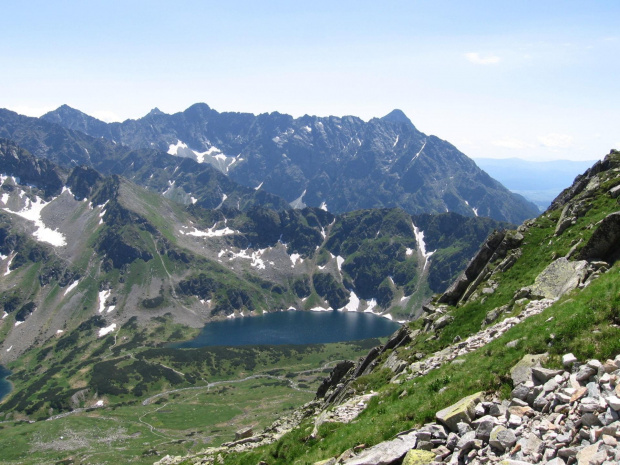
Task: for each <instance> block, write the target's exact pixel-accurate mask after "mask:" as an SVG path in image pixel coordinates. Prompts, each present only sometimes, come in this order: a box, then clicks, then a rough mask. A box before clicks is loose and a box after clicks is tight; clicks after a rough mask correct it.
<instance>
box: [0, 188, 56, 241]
mask: <svg viewBox="0 0 620 465" xmlns="http://www.w3.org/2000/svg"><path fill="white" fill-rule="evenodd" d="M22 192H23V191H22ZM52 202H53V200H52ZM50 203H51V202H45V201H44V200H43V199H41V198H40V197H38V196H36V197H35V200H34V202H33V201H32V200H30V199H26V205H25V206H24V208H23V209H22V210H20V211H18V212H14V211H11V210H10V209H8V208H4V209H3V210H5V211H7V212H9V213H13V214H14V215H17V216H21V217H22V218H24V219H26V220H28V221H32V222H33V223H34V225H35V226H36V227H37V229H36V231H35V232H34V233H33V236H34V238H35V239H36V240H37V241H39V242H47V243H48V244H51V245H53V246H55V247H63V246H65V245H67V241H66V239H65V236H64V235H63V234H62V233H61V232H59V231H57V230H54V229H51V228H48V227H47V226H46V225H45V223H43V219H42V218H41V212H42V211H43V209H44V208H45V207H46V206H48V205H49V204H50Z"/></svg>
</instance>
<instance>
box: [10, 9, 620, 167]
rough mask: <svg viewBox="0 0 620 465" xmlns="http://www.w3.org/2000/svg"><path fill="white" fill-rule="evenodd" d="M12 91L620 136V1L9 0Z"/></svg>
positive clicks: (444, 129)
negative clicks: (402, 116) (396, 115)
mask: <svg viewBox="0 0 620 465" xmlns="http://www.w3.org/2000/svg"><path fill="white" fill-rule="evenodd" d="M3 17H4V21H3V27H2V28H0V52H1V54H0V56H2V73H0V107H5V108H10V109H13V110H15V111H18V112H19V113H23V114H29V115H37V116H38V115H40V114H42V113H43V112H45V111H49V110H51V109H54V108H56V107H58V106H59V105H61V104H63V103H66V104H68V105H70V106H72V107H74V108H78V109H80V110H82V111H84V112H86V113H88V114H91V115H93V116H96V117H99V118H101V119H104V120H108V121H110V120H124V119H127V118H138V117H141V116H143V115H144V114H146V113H147V112H148V111H149V110H150V109H152V108H154V107H158V108H160V109H161V110H162V111H165V112H167V113H174V112H178V111H182V110H184V109H185V108H187V107H188V106H190V105H191V104H193V103H196V102H205V103H207V104H209V105H210V106H211V107H212V108H214V109H216V110H218V111H221V112H224V111H244V112H252V113H262V112H272V111H279V112H281V113H289V114H292V115H294V116H301V115H303V114H314V115H319V116H327V115H338V116H342V115H347V114H351V115H356V116H360V117H361V118H363V119H365V120H368V119H370V118H372V117H380V116H383V115H385V114H387V113H388V112H389V111H391V110H392V109H394V108H400V109H401V110H403V111H404V112H405V113H406V114H407V115H408V116H409V118H410V119H411V120H412V122H413V123H414V124H415V125H416V126H417V127H418V129H420V130H421V131H423V132H426V133H428V134H435V135H437V136H438V137H440V138H442V139H446V140H448V141H450V142H452V143H453V144H454V145H456V146H457V147H458V148H459V149H460V150H462V151H463V152H465V153H466V154H467V155H469V156H470V157H472V158H480V157H520V158H526V159H531V160H549V159H596V158H600V157H602V156H603V155H605V154H606V153H607V152H608V151H609V149H611V148H619V149H620V130H619V129H620V127H619V124H618V122H619V118H618V117H617V111H618V109H619V108H620V91H619V88H620V86H619V85H618V81H619V76H620V73H619V71H620V69H619V68H620V28H618V23H619V22H620V2H617V1H591V2H583V1H580V2H575V1H549V0H546V1H516V2H515V1H514V0H513V1H456V0H455V1H440V0H439V1H411V0H410V1H389V0H384V1H382V2H377V1H372V2H371V1H363V0H358V1H355V2H352V1H340V2H333V1H330V2H327V1H312V2H308V1H306V2H293V1H264V2H256V1H234V0H233V1H228V2H221V1H218V2H212V1H189V0H188V1H183V0H180V1H176V2H164V1H155V0H151V1H146V0H142V1H139V0H133V1H132V0H125V1H122V2H121V1H116V0H106V1H100V0H89V1H60V0H58V1H52V2H50V1H49V0H48V1H28V0H24V1H23V2H4V5H3Z"/></svg>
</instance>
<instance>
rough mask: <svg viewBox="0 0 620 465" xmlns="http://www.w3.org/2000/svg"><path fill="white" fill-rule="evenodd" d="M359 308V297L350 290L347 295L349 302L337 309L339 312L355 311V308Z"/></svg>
mask: <svg viewBox="0 0 620 465" xmlns="http://www.w3.org/2000/svg"><path fill="white" fill-rule="evenodd" d="M359 308H360V299H359V297H358V296H357V295H356V294H355V292H353V291H350V295H349V302H348V303H347V304H346V305H345V306H344V307H342V308H339V309H338V310H339V311H341V312H343V311H344V312H357V310H358V309H359Z"/></svg>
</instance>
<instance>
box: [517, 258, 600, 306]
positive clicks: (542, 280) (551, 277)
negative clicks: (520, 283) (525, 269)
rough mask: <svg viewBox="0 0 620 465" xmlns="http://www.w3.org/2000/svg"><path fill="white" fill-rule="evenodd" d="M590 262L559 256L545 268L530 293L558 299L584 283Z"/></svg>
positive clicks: (535, 295) (530, 288)
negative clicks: (573, 260) (572, 260)
mask: <svg viewBox="0 0 620 465" xmlns="http://www.w3.org/2000/svg"><path fill="white" fill-rule="evenodd" d="M588 272H589V270H588V262H587V261H585V260H580V261H575V262H571V261H569V260H568V259H567V258H565V257H561V258H558V259H557V260H556V261H554V262H552V263H551V264H550V265H549V266H547V268H545V269H544V270H543V271H542V272H541V273H540V274H539V275H538V276H537V277H536V280H535V282H534V284H533V285H532V286H530V287H529V291H530V295H532V296H534V297H539V298H546V299H557V298H558V297H560V296H562V295H564V294H565V293H567V292H568V291H570V290H572V289H575V288H576V287H577V286H579V284H581V283H583V282H584V281H585V279H586V278H587V276H588V274H589V273H588Z"/></svg>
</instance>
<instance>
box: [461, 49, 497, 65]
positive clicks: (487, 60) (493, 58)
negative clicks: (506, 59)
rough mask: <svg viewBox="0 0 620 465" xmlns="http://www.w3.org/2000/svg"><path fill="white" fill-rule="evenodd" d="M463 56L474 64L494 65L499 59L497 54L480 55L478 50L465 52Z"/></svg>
mask: <svg viewBox="0 0 620 465" xmlns="http://www.w3.org/2000/svg"><path fill="white" fill-rule="evenodd" d="M465 58H467V60H468V61H470V62H471V63H474V64H476V65H494V64H496V63H499V60H500V58H499V57H498V56H497V55H482V54H480V53H478V52H469V53H466V54H465Z"/></svg>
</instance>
